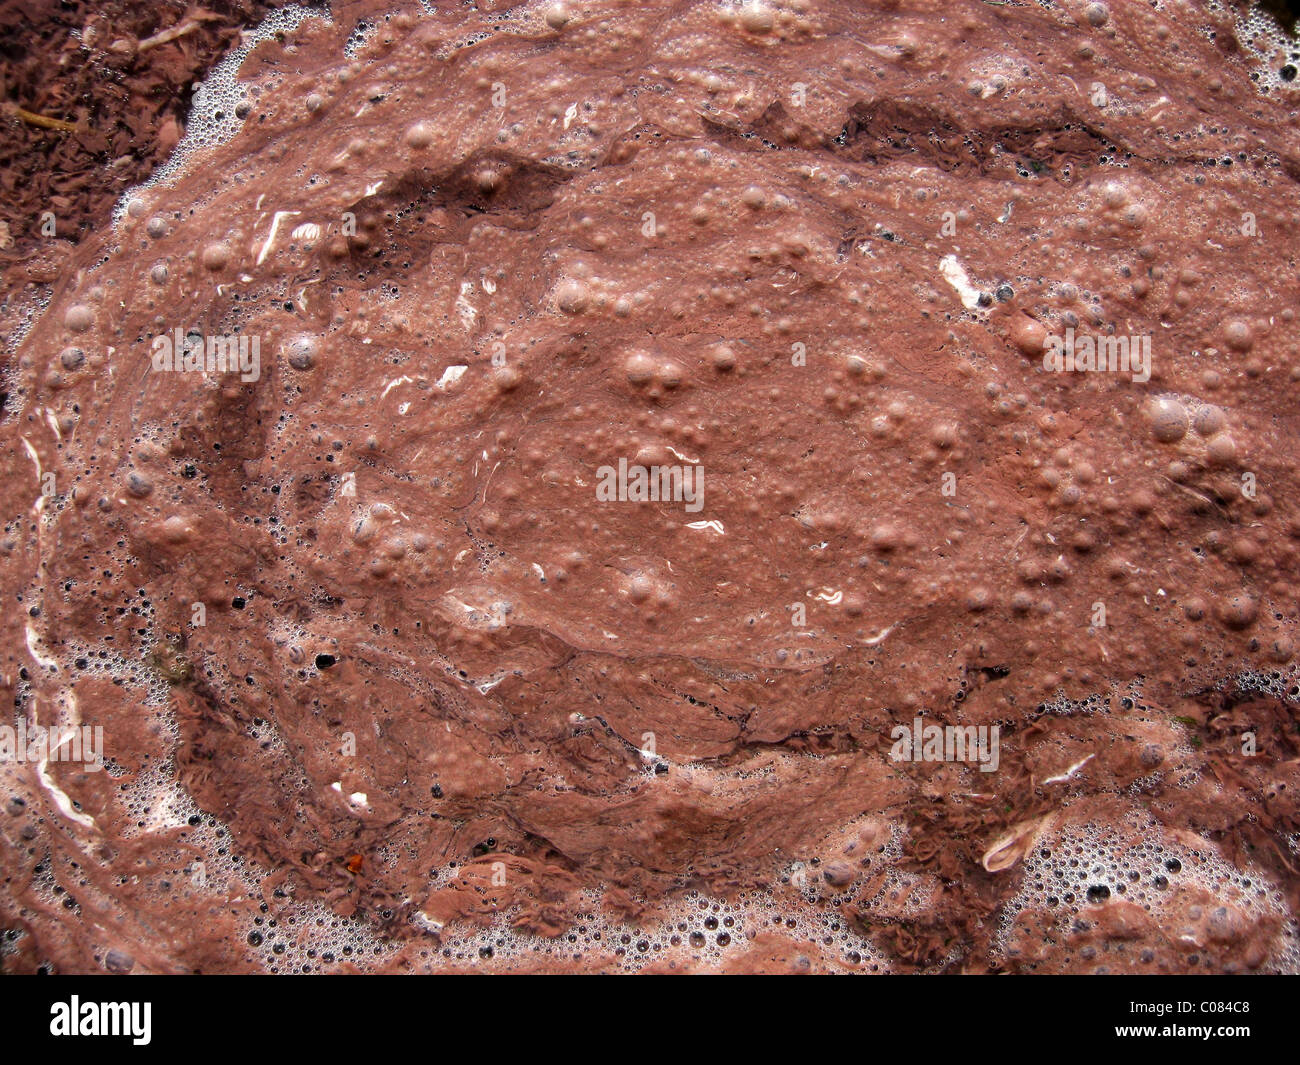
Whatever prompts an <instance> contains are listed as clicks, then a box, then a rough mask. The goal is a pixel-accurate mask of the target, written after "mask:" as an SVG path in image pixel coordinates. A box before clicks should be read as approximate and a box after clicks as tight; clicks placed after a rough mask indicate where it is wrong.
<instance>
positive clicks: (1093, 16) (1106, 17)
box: [1083, 4, 1110, 26]
mask: <svg viewBox="0 0 1300 1065" xmlns="http://www.w3.org/2000/svg"><path fill="white" fill-rule="evenodd" d="M1083 17H1084V18H1086V19H1087V20H1088V25H1089V26H1104V25H1106V23H1107V22H1109V21H1110V8H1108V7H1107V6H1106V5H1105V4H1089V5H1088V6H1087V7H1085V8H1084V9H1083Z"/></svg>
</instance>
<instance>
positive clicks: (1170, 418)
mask: <svg viewBox="0 0 1300 1065" xmlns="http://www.w3.org/2000/svg"><path fill="white" fill-rule="evenodd" d="M1147 419H1148V421H1149V422H1150V423H1151V435H1152V436H1154V437H1155V438H1156V439H1157V440H1158V441H1160V443H1162V444H1173V443H1177V442H1178V441H1179V440H1181V439H1182V438H1183V437H1184V436H1186V435H1187V425H1188V418H1187V408H1186V407H1184V406H1183V405H1182V404H1181V403H1180V402H1178V400H1176V399H1172V398H1169V397H1161V398H1159V399H1153V400H1152V401H1151V402H1150V403H1148V404H1147Z"/></svg>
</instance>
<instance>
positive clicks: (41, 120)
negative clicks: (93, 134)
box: [13, 106, 85, 133]
mask: <svg viewBox="0 0 1300 1065" xmlns="http://www.w3.org/2000/svg"><path fill="white" fill-rule="evenodd" d="M13 113H14V114H15V115H17V116H18V117H19V118H21V119H22V120H23V121H24V122H26V123H27V124H28V125H29V126H40V127H41V128H42V129H60V130H63V131H64V132H65V133H84V132H85V128H84V127H82V126H79V125H77V124H76V123H75V122H65V121H64V120H63V119H61V118H50V117H49V116H48V115H38V114H37V113H36V112H35V111H28V110H25V109H24V108H21V107H17V106H15V107H14V109H13Z"/></svg>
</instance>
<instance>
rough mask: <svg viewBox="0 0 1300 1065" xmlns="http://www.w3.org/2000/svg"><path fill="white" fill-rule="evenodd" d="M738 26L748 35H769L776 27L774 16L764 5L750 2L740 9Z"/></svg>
mask: <svg viewBox="0 0 1300 1065" xmlns="http://www.w3.org/2000/svg"><path fill="white" fill-rule="evenodd" d="M740 24H741V25H742V26H743V27H744V28H745V29H747V30H748V31H749V32H750V33H770V32H771V31H772V27H773V26H775V25H776V16H775V15H773V13H772V9H771V8H770V7H768V6H767V5H766V4H764V3H759V2H758V0H750V2H749V3H746V4H744V5H743V6H742V7H741V9H740Z"/></svg>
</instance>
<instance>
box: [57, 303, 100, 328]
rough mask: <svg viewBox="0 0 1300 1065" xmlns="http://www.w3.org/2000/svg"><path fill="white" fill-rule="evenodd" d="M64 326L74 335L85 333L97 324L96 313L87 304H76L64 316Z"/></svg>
mask: <svg viewBox="0 0 1300 1065" xmlns="http://www.w3.org/2000/svg"><path fill="white" fill-rule="evenodd" d="M63 324H64V325H66V326H67V327H68V328H69V329H70V330H72V332H74V333H84V332H86V330H87V329H89V328H90V327H91V326H92V325H94V324H95V312H94V311H93V310H92V309H91V308H90V306H89V305H87V304H85V303H74V304H73V305H72V306H71V307H69V308H68V311H67V313H66V314H65V315H64V316H63Z"/></svg>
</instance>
